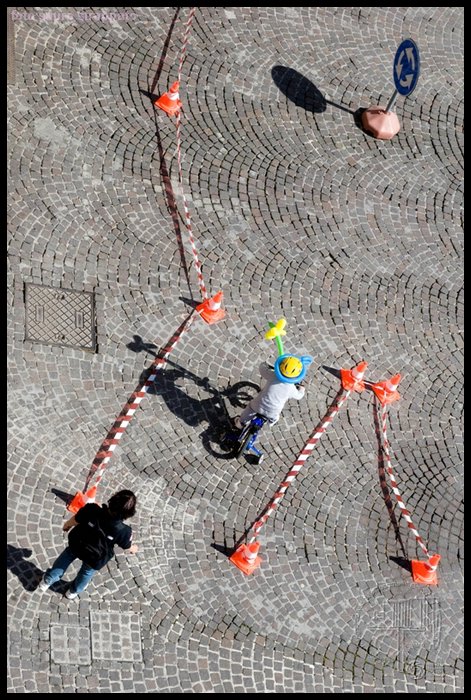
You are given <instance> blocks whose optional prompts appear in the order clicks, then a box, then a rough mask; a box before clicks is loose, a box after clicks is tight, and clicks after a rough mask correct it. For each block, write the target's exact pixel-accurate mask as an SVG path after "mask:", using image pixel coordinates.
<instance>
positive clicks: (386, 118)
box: [361, 39, 420, 139]
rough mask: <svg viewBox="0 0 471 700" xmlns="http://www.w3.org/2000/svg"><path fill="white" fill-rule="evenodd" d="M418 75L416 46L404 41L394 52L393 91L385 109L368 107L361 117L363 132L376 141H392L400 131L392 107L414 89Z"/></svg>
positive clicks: (407, 40) (418, 60) (410, 41)
mask: <svg viewBox="0 0 471 700" xmlns="http://www.w3.org/2000/svg"><path fill="white" fill-rule="evenodd" d="M419 73H420V56H419V49H418V48H417V44H415V42H413V41H412V39H404V41H402V42H401V43H400V44H399V46H398V48H397V51H396V55H395V57H394V63H393V78H394V85H395V88H396V89H395V90H394V93H393V95H392V97H391V99H390V100H389V102H388V105H387V107H386V109H383V108H382V107H369V108H368V109H367V110H365V112H363V114H362V116H361V122H362V124H363V128H364V129H365V131H368V132H371V133H372V134H373V136H374V137H375V138H378V139H392V137H393V136H395V135H396V134H397V133H398V131H399V130H400V128H401V127H400V124H399V119H398V118H397V115H396V114H395V112H392V111H391V110H392V107H393V105H394V103H395V101H396V98H397V96H398V94H399V95H403V97H407V95H410V94H411V92H412V91H413V90H414V89H415V86H416V85H417V80H418V78H419Z"/></svg>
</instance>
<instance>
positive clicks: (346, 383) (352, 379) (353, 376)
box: [340, 362, 368, 391]
mask: <svg viewBox="0 0 471 700" xmlns="http://www.w3.org/2000/svg"><path fill="white" fill-rule="evenodd" d="M367 366H368V365H367V363H366V362H360V364H358V365H357V366H356V367H354V368H353V369H341V370H340V379H341V382H342V386H343V388H344V389H349V390H350V391H363V389H364V388H365V384H364V382H362V379H363V375H364V374H365V372H366V368H367Z"/></svg>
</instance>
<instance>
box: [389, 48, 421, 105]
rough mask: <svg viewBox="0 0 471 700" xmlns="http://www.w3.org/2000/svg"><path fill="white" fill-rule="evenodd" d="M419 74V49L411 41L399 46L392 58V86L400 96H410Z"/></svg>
mask: <svg viewBox="0 0 471 700" xmlns="http://www.w3.org/2000/svg"><path fill="white" fill-rule="evenodd" d="M419 73H420V58H419V49H418V48H417V45H416V44H415V43H414V42H413V41H412V39H404V41H403V42H402V43H401V44H399V47H398V49H397V51H396V56H395V57H394V67H393V75H394V84H395V86H396V90H397V91H398V93H399V94H400V95H410V94H411V92H412V90H414V88H415V86H416V85H417V80H418V78H419Z"/></svg>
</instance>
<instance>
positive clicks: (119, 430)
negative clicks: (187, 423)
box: [84, 315, 196, 493]
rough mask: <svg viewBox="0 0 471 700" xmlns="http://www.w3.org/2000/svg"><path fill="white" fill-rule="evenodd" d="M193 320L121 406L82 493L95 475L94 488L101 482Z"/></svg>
mask: <svg viewBox="0 0 471 700" xmlns="http://www.w3.org/2000/svg"><path fill="white" fill-rule="evenodd" d="M195 318H196V316H195V315H192V316H189V317H188V318H187V319H185V321H184V322H183V323H182V324H181V326H180V327H179V328H178V329H177V330H176V332H175V333H174V334H173V336H172V337H171V338H170V340H169V342H168V343H167V345H166V346H165V347H164V348H162V349H161V350H160V351H159V355H158V357H156V359H155V360H154V362H153V363H152V366H151V367H152V369H151V374H150V375H149V376H148V378H147V379H146V381H145V382H144V383H143V384H140V385H139V386H138V388H137V389H136V390H135V391H133V393H132V394H131V396H130V397H129V399H128V400H127V402H126V404H125V405H124V406H123V409H122V411H121V413H120V415H119V416H118V417H117V418H116V420H115V423H114V426H113V427H112V428H111V430H110V431H109V433H108V435H107V436H106V439H105V440H104V441H103V443H102V444H101V447H100V449H99V450H98V452H97V453H96V455H95V459H94V460H93V462H92V466H91V467H90V472H89V474H88V476H87V480H86V482H85V488H84V493H85V492H86V491H87V490H88V488H89V486H90V482H91V480H92V478H93V476H94V475H96V477H97V478H96V482H95V484H94V485H95V486H97V485H98V484H99V482H100V481H101V478H102V476H103V473H104V471H105V469H106V467H107V465H108V462H109V461H110V459H111V457H112V456H113V452H114V451H115V449H116V447H117V446H118V445H119V442H120V440H121V438H122V437H123V434H124V432H125V430H126V428H127V427H128V425H129V423H130V422H131V418H132V417H133V415H134V414H135V412H136V410H137V409H138V408H139V404H140V403H141V401H142V399H143V398H144V396H145V395H146V393H147V392H148V391H149V388H150V387H151V386H152V385H153V383H154V380H155V378H156V376H157V372H158V370H159V369H162V368H163V367H164V366H165V364H166V361H167V358H168V356H169V355H170V353H171V352H172V350H173V348H174V347H175V345H176V344H177V343H178V341H179V340H180V338H181V337H182V336H183V335H184V334H185V333H186V332H187V330H188V329H189V328H190V326H191V324H192V323H193V321H194V319H195Z"/></svg>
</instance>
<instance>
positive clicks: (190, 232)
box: [176, 112, 208, 299]
mask: <svg viewBox="0 0 471 700" xmlns="http://www.w3.org/2000/svg"><path fill="white" fill-rule="evenodd" d="M180 114H181V112H177V119H176V125H177V161H178V178H179V180H180V187H181V192H182V200H183V208H184V210H185V224H186V230H187V231H188V238H189V239H190V243H191V250H192V253H193V258H194V260H195V267H196V274H197V275H198V282H199V285H200V289H201V296H202V298H203V299H207V298H208V292H207V291H206V286H205V284H204V279H203V273H202V272H201V264H200V261H199V259H198V253H197V251H196V244H195V239H194V238H193V230H192V226H191V217H190V211H189V209H188V205H187V202H186V197H185V192H184V190H183V173H182V151H181V136H180V130H181V118H180Z"/></svg>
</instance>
